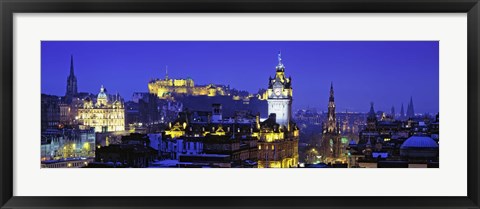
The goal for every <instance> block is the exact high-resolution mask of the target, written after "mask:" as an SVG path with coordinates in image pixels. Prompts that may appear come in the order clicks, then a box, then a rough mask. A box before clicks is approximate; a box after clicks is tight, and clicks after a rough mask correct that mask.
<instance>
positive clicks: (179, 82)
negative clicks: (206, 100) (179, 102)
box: [148, 75, 227, 99]
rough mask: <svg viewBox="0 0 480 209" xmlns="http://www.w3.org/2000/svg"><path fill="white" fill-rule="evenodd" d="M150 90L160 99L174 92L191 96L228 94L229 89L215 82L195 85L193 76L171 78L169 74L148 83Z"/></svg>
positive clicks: (169, 96)
mask: <svg viewBox="0 0 480 209" xmlns="http://www.w3.org/2000/svg"><path fill="white" fill-rule="evenodd" d="M148 91H149V92H150V93H151V94H155V95H157V97H158V98H160V99H168V98H171V96H172V94H185V95H189V96H210V97H213V96H226V95H227V89H226V88H225V87H224V86H216V85H214V84H208V85H199V86H195V82H194V81H193V79H191V78H186V79H171V78H168V75H166V76H165V79H155V80H152V81H150V82H149V83H148Z"/></svg>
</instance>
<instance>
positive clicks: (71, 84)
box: [65, 55, 78, 102]
mask: <svg viewBox="0 0 480 209" xmlns="http://www.w3.org/2000/svg"><path fill="white" fill-rule="evenodd" d="M77 94H78V90H77V77H75V72H74V70H73V55H71V56H70V75H68V77H67V91H66V92H65V96H66V97H67V100H69V102H71V100H72V97H74V96H76V95H77Z"/></svg>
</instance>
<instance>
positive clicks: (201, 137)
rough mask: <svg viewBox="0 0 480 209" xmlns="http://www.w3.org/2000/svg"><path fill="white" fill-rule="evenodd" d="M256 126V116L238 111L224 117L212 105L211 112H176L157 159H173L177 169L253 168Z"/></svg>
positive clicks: (257, 125) (160, 146)
mask: <svg viewBox="0 0 480 209" xmlns="http://www.w3.org/2000/svg"><path fill="white" fill-rule="evenodd" d="M259 127H260V116H259V115H256V116H253V115H251V114H249V113H247V112H242V111H240V112H237V113H236V114H235V116H233V117H224V116H223V113H222V106H221V105H220V104H213V105H212V111H211V112H210V111H184V112H180V113H179V115H178V119H177V120H175V121H174V122H173V123H169V127H168V128H167V129H166V130H165V132H164V133H163V136H162V142H161V143H160V145H159V152H160V157H161V158H162V159H170V160H177V161H179V162H178V163H179V165H180V166H181V167H189V166H193V167H195V166H200V165H203V166H208V167H256V162H257V141H258V139H259V132H260V130H259ZM225 157H226V158H228V162H229V163H225V162H224V160H225ZM217 160H218V162H217ZM187 161H188V163H189V164H190V165H189V166H187V165H184V164H185V163H186V162H187ZM207 161H208V163H207ZM247 162H254V165H252V163H247Z"/></svg>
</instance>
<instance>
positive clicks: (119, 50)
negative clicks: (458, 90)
mask: <svg viewBox="0 0 480 209" xmlns="http://www.w3.org/2000/svg"><path fill="white" fill-rule="evenodd" d="M41 44H42V49H41V50H42V54H41V55H42V64H41V67H42V69H41V72H42V74H41V75H42V78H41V79H42V80H41V83H42V84H41V85H42V87H41V88H42V93H46V94H54V95H64V94H65V90H66V80H67V76H68V74H69V69H70V55H73V56H74V64H75V65H74V67H75V74H76V76H77V81H78V90H79V92H90V93H95V94H96V93H98V92H99V89H100V86H101V85H102V84H103V85H104V86H105V87H106V88H107V89H108V91H109V93H116V92H118V93H120V95H122V96H123V97H124V98H125V99H126V100H130V99H131V96H132V93H133V92H147V91H148V88H147V83H148V81H149V80H150V79H151V78H164V77H165V66H167V65H168V74H169V77H171V78H186V77H191V78H192V79H194V81H195V84H196V85H197V84H200V85H201V84H209V83H215V84H230V86H231V87H232V88H236V89H240V90H247V91H249V92H251V93H256V92H257V91H258V89H260V88H267V84H268V78H269V76H273V75H274V73H275V66H276V65H277V63H278V61H277V54H278V52H279V51H281V53H282V61H283V63H284V65H285V67H286V69H285V72H286V74H287V76H291V77H292V84H293V88H294V89H293V98H294V101H293V106H294V108H306V107H315V108H317V109H318V110H319V111H322V110H326V109H327V104H328V97H329V88H330V82H333V85H334V89H335V102H336V105H337V111H339V112H343V111H345V110H348V111H358V112H367V111H368V110H369V107H370V102H374V103H375V110H377V111H378V110H383V111H387V112H390V108H391V107H392V106H395V110H396V112H397V113H399V112H400V106H401V104H402V103H403V104H404V108H405V111H406V109H407V105H408V102H409V100H410V96H412V97H413V102H414V106H415V112H416V113H425V112H428V113H436V112H438V108H439V99H438V98H439V53H438V52H439V51H438V47H439V44H438V42H437V41H378V42H371V41H218V42H212V41H43V42H42V43H41Z"/></svg>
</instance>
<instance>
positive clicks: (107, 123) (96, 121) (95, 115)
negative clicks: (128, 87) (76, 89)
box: [78, 86, 125, 132]
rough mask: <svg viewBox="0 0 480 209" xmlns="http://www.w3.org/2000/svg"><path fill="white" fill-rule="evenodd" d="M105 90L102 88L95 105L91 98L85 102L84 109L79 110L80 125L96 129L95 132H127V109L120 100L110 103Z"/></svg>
mask: <svg viewBox="0 0 480 209" xmlns="http://www.w3.org/2000/svg"><path fill="white" fill-rule="evenodd" d="M109 100H110V99H109V98H108V95H107V93H106V90H105V88H103V86H102V87H101V88H100V93H98V96H97V101H96V103H95V104H94V103H93V101H92V99H91V98H90V97H87V98H86V99H85V100H84V103H83V107H82V108H79V109H78V120H79V122H80V124H83V125H84V126H88V127H95V132H114V131H124V130H125V109H124V106H123V102H121V101H120V100H119V99H118V95H117V97H116V99H115V101H113V102H110V101H109Z"/></svg>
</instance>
